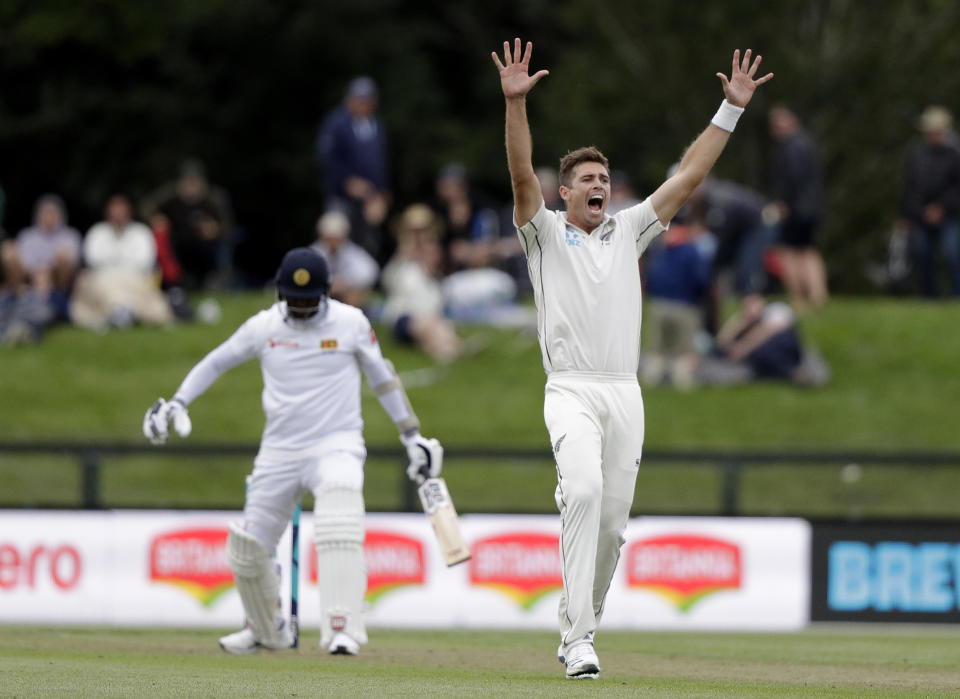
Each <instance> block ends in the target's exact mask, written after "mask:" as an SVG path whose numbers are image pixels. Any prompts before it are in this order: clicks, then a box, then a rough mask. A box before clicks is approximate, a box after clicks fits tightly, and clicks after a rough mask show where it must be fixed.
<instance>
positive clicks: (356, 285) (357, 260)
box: [313, 211, 380, 308]
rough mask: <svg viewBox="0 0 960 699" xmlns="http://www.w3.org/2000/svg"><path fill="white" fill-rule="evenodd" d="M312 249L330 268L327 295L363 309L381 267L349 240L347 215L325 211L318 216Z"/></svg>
mask: <svg viewBox="0 0 960 699" xmlns="http://www.w3.org/2000/svg"><path fill="white" fill-rule="evenodd" d="M313 248H314V249H315V250H316V251H317V252H319V253H320V254H321V255H323V257H324V259H325V260H326V261H327V267H328V268H329V269H330V298H332V299H336V300H337V301H342V302H344V303H348V304H350V305H351V306H356V307H357V308H364V307H365V306H366V305H367V300H368V298H369V296H370V290H371V289H373V286H374V284H376V283H377V277H379V276H380V266H379V265H378V264H377V262H376V260H374V259H373V257H371V256H370V253H368V252H367V251H366V250H364V249H363V248H362V247H360V246H359V245H357V244H356V243H355V242H353V241H352V240H350V219H348V218H347V215H346V214H344V213H342V212H340V211H328V212H327V213H325V214H324V215H323V216H321V217H320V220H319V221H317V242H316V243H314V244H313Z"/></svg>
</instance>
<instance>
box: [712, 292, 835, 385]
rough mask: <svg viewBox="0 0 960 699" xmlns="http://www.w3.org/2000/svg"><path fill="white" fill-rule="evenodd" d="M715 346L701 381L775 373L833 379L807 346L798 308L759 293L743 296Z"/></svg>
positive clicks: (808, 381) (808, 380)
mask: <svg viewBox="0 0 960 699" xmlns="http://www.w3.org/2000/svg"><path fill="white" fill-rule="evenodd" d="M715 349H716V352H715V355H714V356H711V357H705V358H704V359H703V361H701V362H700V367H699V370H698V372H697V379H698V382H699V383H702V384H729V383H745V382H747V381H753V380H763V379H774V380H781V381H789V382H791V383H793V384H795V385H798V386H821V385H823V384H825V383H827V382H828V381H829V380H830V369H829V367H828V366H827V364H826V362H825V361H824V360H823V358H822V357H820V355H819V353H817V352H816V351H815V350H813V349H812V348H804V346H803V343H802V341H801V339H800V333H799V329H798V327H797V316H796V313H795V312H794V310H793V309H792V308H791V307H790V306H789V305H788V304H786V303H782V302H774V303H767V301H766V300H765V299H764V298H763V296H761V295H759V294H751V295H749V296H745V297H744V298H743V301H742V304H741V309H740V312H739V313H737V314H736V315H734V316H733V317H732V318H731V319H730V320H728V321H727V322H726V323H725V324H724V325H723V327H721V328H720V332H719V333H717V340H716V348H715Z"/></svg>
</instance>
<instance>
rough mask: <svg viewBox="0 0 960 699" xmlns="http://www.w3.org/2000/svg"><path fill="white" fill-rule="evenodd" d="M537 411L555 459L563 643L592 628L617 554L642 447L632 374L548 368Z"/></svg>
mask: <svg viewBox="0 0 960 699" xmlns="http://www.w3.org/2000/svg"><path fill="white" fill-rule="evenodd" d="M543 417H544V421H545V422H546V425H547V431H548V432H549V433H550V443H551V444H552V445H553V453H554V458H555V459H556V465H557V477H558V483H557V491H556V500H557V507H559V508H560V527H561V530H560V531H561V533H560V563H561V568H562V571H563V592H562V593H561V595H560V610H559V615H560V634H561V638H562V640H563V643H564V645H566V644H568V643H571V642H573V641H575V640H577V639H579V638H580V637H582V636H583V635H584V634H587V633H590V632H592V631H595V630H596V628H597V625H598V624H599V623H600V617H601V615H602V614H603V604H604V600H605V599H606V595H607V590H609V588H610V581H611V580H612V579H613V572H614V570H615V569H616V567H617V561H618V560H619V558H620V547H621V546H622V545H623V542H624V539H623V532H624V529H626V525H627V519H628V517H629V516H630V505H631V504H632V503H633V489H634V486H635V485H636V481H637V470H638V469H639V467H640V454H641V451H642V449H643V397H642V396H641V394H640V385H639V384H638V383H637V377H636V376H635V375H632V374H626V375H624V374H602V373H589V372H557V373H553V374H550V376H549V377H548V379H547V386H546V390H545V395H544V402H543Z"/></svg>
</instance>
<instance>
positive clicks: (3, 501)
mask: <svg viewBox="0 0 960 699" xmlns="http://www.w3.org/2000/svg"><path fill="white" fill-rule="evenodd" d="M256 452H257V446H256V445H249V444H175V445H167V446H165V447H163V448H157V447H153V446H150V445H147V444H124V443H84V442H7V443H3V442H0V455H5V454H6V455H9V454H24V455H34V456H36V455H41V456H42V455H48V456H59V457H66V458H69V459H73V460H75V461H76V464H77V467H78V468H79V471H80V479H79V482H80V493H79V495H80V497H79V506H80V507H81V508H83V509H100V508H101V507H103V506H104V502H103V498H102V494H101V478H100V474H101V469H102V461H103V459H105V458H109V457H118V456H151V457H161V458H171V459H173V458H177V457H204V456H206V457H230V456H237V457H246V458H249V459H251V460H252V459H253V457H254V455H255V454H256ZM367 454H368V458H371V459H396V460H397V462H398V464H399V463H400V462H401V461H402V460H403V459H404V458H405V455H404V454H403V452H402V450H401V449H400V448H399V447H378V446H369V445H368V447H367ZM445 459H446V460H448V461H457V462H458V463H459V462H465V461H483V462H488V463H489V462H491V461H494V462H495V461H499V460H509V461H510V462H511V463H516V464H518V465H544V464H548V463H551V462H552V457H551V454H550V451H549V449H522V448H513V449H511V448H504V449H492V448H480V447H449V448H446V449H445ZM643 460H644V464H645V465H668V464H685V465H696V466H708V467H712V468H715V469H717V471H718V472H719V476H720V477H719V492H718V493H717V506H716V510H715V511H716V513H717V514H721V515H727V516H733V515H737V514H740V507H739V503H740V476H741V471H742V469H743V468H744V467H748V466H749V467H764V466H782V465H809V466H831V467H838V466H845V465H848V464H857V465H860V466H879V465H883V466H909V467H911V468H913V467H920V468H923V467H943V466H948V467H958V468H960V452H923V451H898V452H866V451H782V450H777V451H726V450H712V449H692V450H657V449H651V450H647V451H645V452H644V455H643ZM398 471H399V473H400V474H401V478H400V479H399V482H398V486H397V487H398V489H400V491H401V493H402V498H401V502H402V503H403V505H402V506H403V509H405V510H406V511H410V512H413V511H417V510H419V503H418V501H417V497H416V492H415V490H414V489H413V487H412V486H411V484H410V482H409V481H408V480H407V479H406V477H405V475H404V471H403V469H398ZM18 506H19V505H17V504H16V503H14V502H13V501H12V500H11V499H10V498H9V497H6V496H5V495H4V494H2V493H0V507H18Z"/></svg>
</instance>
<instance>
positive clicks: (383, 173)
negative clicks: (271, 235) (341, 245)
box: [316, 76, 390, 261]
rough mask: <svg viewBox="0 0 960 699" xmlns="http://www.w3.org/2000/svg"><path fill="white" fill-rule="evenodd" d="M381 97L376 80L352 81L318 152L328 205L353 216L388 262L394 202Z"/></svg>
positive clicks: (358, 236)
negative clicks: (385, 237) (386, 243)
mask: <svg viewBox="0 0 960 699" xmlns="http://www.w3.org/2000/svg"><path fill="white" fill-rule="evenodd" d="M377 98H378V94H377V84H376V83H375V82H374V81H373V79H372V78H369V77H367V76H360V77H357V78H354V79H353V80H351V81H350V84H349V85H348V86H347V93H346V95H345V96H344V100H343V103H342V104H341V105H340V106H338V107H336V108H335V109H334V110H333V111H332V112H330V114H328V115H327V116H326V118H325V119H324V120H323V123H322V124H321V126H320V130H319V132H318V134H317V145H316V154H317V160H318V164H319V166H320V168H321V169H322V171H323V173H324V196H325V205H326V209H327V210H331V209H340V210H341V211H343V212H344V213H345V214H347V217H348V218H349V219H350V230H351V234H352V236H353V239H354V240H355V241H356V242H357V243H359V244H360V245H361V246H362V247H363V248H364V249H365V250H366V251H367V252H369V253H370V254H371V255H373V257H375V258H376V259H377V260H380V261H382V257H381V255H382V254H383V252H384V250H383V244H382V243H383V241H382V240H381V238H382V225H383V222H384V220H385V219H386V217H387V210H388V209H389V206H390V188H389V174H388V170H387V141H386V134H385V133H384V130H383V126H382V125H381V124H380V120H379V119H377V116H376V111H377Z"/></svg>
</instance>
